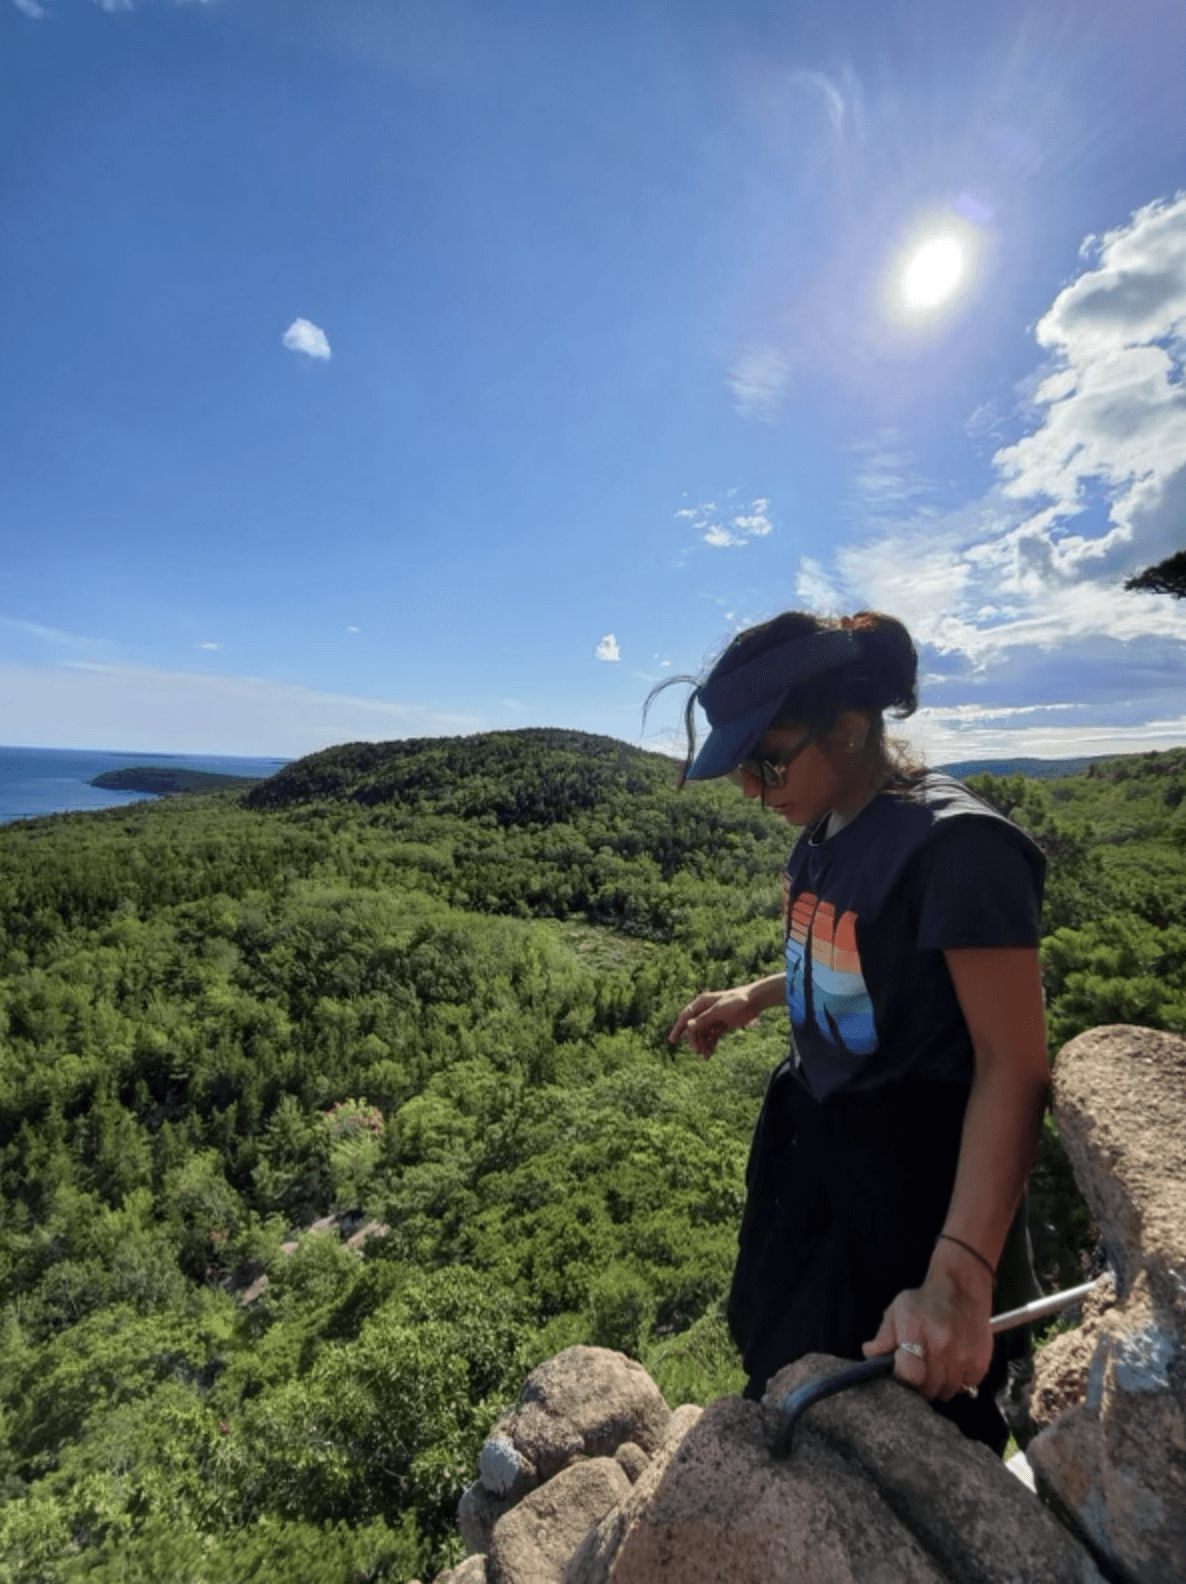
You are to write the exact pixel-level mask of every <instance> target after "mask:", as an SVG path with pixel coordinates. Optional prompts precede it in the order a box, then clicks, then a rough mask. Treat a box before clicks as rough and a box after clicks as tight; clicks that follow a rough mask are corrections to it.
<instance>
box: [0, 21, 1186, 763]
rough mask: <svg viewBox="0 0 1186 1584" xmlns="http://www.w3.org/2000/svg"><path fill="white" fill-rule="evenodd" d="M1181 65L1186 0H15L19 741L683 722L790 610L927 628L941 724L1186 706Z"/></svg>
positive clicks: (1152, 723) (8, 72)
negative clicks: (906, 287)
mask: <svg viewBox="0 0 1186 1584" xmlns="http://www.w3.org/2000/svg"><path fill="white" fill-rule="evenodd" d="M1184 70H1186V14H1184V12H1183V9H1182V7H1181V5H1180V3H1179V0H1165V3H1162V0H1129V3H1127V4H1126V5H1125V6H1124V7H1118V6H1115V5H1114V4H1110V3H1109V4H1107V5H1105V4H1101V3H1098V0H1074V3H1072V4H1065V5H1064V4H1061V3H1055V0H1045V3H1042V4H1038V5H1020V4H1015V3H1011V0H1002V3H998V4H994V5H993V6H991V7H990V6H969V5H964V4H958V5H957V4H955V3H954V0H947V3H945V4H938V3H925V0H909V3H894V0H877V3H863V4H858V3H846V0H838V3H833V4H831V5H830V6H828V7H822V6H806V5H793V4H787V3H785V0H783V3H780V4H774V3H769V0H598V3H597V4H596V5H593V4H589V3H576V0H546V3H545V0H416V3H404V0H206V3H203V0H182V3H177V0H130V3H125V0H102V3H96V0H0V150H2V152H0V289H2V290H0V302H2V305H3V307H2V312H0V367H2V368H3V371H4V377H3V380H2V381H0V435H2V436H3V465H2V466H0V549H2V551H3V555H2V559H0V741H6V742H9V743H21V744H28V745H40V746H72V747H73V746H78V747H103V748H119V749H129V750H149V749H152V750H155V751H166V750H168V751H178V752H209V753H249V754H284V755H296V754H301V753H305V752H309V751H312V750H313V749H316V748H320V747H325V746H328V745H329V744H331V743H335V742H342V741H347V740H354V739H359V738H370V739H383V738H391V737H403V736H421V735H432V734H437V733H442V732H444V733H454V732H466V731H475V730H483V729H504V728H511V727H518V726H536V725H561V726H569V727H576V728H580V729H583V730H588V731H596V732H606V733H609V734H611V735H613V736H617V737H621V738H625V739H626V740H628V741H641V740H645V741H646V742H647V743H648V744H650V745H652V746H662V745H665V743H666V742H667V740H668V739H667V736H666V734H667V733H669V732H670V730H671V729H672V728H673V727H674V726H675V725H676V723H677V720H678V716H679V700H678V698H677V697H676V692H677V690H675V689H673V690H671V692H670V693H668V694H667V695H664V699H665V702H664V703H663V704H662V705H660V706H659V707H658V708H657V709H656V710H655V711H654V712H653V714H652V717H651V721H650V723H649V728H648V735H647V737H646V738H645V739H642V738H641V736H640V709H641V703H642V700H643V698H644V697H645V695H646V693H647V691H648V689H649V688H650V687H651V685H652V683H653V682H654V681H655V680H657V679H659V678H661V677H664V676H667V675H670V674H672V673H678V672H687V671H697V670H698V669H700V668H701V667H702V666H703V664H704V663H705V662H706V660H708V659H709V658H711V656H712V655H713V654H714V653H715V652H716V651H717V650H718V649H719V648H720V647H721V646H722V645H723V643H724V642H725V641H726V640H727V638H728V637H729V635H730V634H731V632H732V631H734V630H735V629H736V628H737V627H738V626H739V625H743V624H745V623H747V622H749V621H752V620H756V619H761V618H763V617H766V616H769V615H772V614H774V613H775V612H777V611H778V610H781V609H785V608H788V607H800V608H808V609H815V610H819V611H827V612H848V611H853V610H857V609H860V608H863V607H872V608H875V609H882V610H886V611H889V612H891V613H892V614H894V615H896V616H898V617H900V618H901V619H902V620H903V621H905V622H906V624H907V625H908V626H909V628H910V629H911V631H912V632H913V634H914V635H915V638H916V641H917V643H918V646H919V650H920V655H921V660H922V664H921V675H922V678H923V684H922V689H921V692H922V708H921V709H920V711H919V713H918V714H917V715H916V716H915V717H913V718H912V719H911V720H910V721H909V722H906V723H904V724H903V726H902V727H900V728H898V727H893V728H892V729H893V730H894V731H896V732H899V734H900V735H903V736H905V737H907V738H908V739H909V740H910V741H911V742H912V743H913V744H914V745H915V746H916V747H918V748H920V749H922V750H923V751H924V752H926V753H927V755H928V756H929V757H930V758H931V759H932V760H933V761H934V762H939V763H941V762H944V761H950V760H953V759H958V758H966V757H973V756H986V755H987V756H993V755H996V756H999V755H1006V754H1013V753H1027V754H1038V755H1042V756H1046V757H1058V756H1062V755H1065V754H1070V753H1079V752H1084V753H1107V752H1125V751H1129V752H1135V751H1138V750H1141V749H1145V748H1163V747H1169V746H1172V745H1176V744H1180V743H1182V742H1184V741H1186V695H1184V692H1183V681H1184V680H1186V663H1184V655H1186V648H1184V643H1186V602H1177V601H1174V600H1172V599H1170V598H1168V597H1166V596H1155V595H1147V594H1138V593H1133V592H1128V593H1126V592H1124V591H1123V590H1122V587H1121V585H1122V584H1123V581H1124V579H1125V578H1126V577H1127V576H1129V575H1130V574H1131V573H1133V572H1135V571H1137V570H1140V569H1141V568H1143V567H1146V566H1148V565H1150V564H1151V563H1153V562H1155V561H1158V560H1161V559H1163V558H1164V557H1165V556H1166V555H1168V554H1170V553H1171V552H1172V551H1174V550H1176V549H1179V548H1182V547H1183V546H1184V545H1186V388H1184V386H1183V383H1182V364H1183V357H1184V355H1186V94H1183V93H1182V91H1181V84H1182V81H1183V80H1184ZM937 238H938V239H946V240H947V242H948V243H949V244H954V245H955V246H957V247H958V248H959V249H960V258H961V259H962V270H963V273H962V275H961V277H960V279H959V281H958V282H957V284H956V285H955V288H954V290H953V291H952V292H951V293H950V294H949V295H948V296H946V297H944V298H943V299H942V300H939V301H936V302H932V303H929V304H928V303H927V302H924V303H922V304H921V305H919V304H918V303H917V302H915V303H914V304H907V303H906V302H905V301H904V300H903V295H902V290H901V286H902V281H903V271H904V270H905V268H906V267H907V265H908V264H909V262H910V261H911V259H913V258H915V257H916V256H917V251H918V249H919V248H920V247H922V246H923V245H925V244H926V243H928V242H930V241H934V240H935V239H937ZM941 284H942V283H941V282H940V283H938V284H936V283H935V281H934V280H932V281H931V283H930V287H929V288H928V285H927V282H926V281H925V280H924V283H923V292H924V296H925V294H926V292H927V290H928V289H929V290H930V294H931V296H932V297H934V296H935V295H936V293H937V292H938V289H939V285H941Z"/></svg>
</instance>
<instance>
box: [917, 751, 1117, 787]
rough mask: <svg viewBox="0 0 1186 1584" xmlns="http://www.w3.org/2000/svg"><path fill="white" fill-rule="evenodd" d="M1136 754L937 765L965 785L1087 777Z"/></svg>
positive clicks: (961, 762)
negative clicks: (968, 781)
mask: <svg viewBox="0 0 1186 1584" xmlns="http://www.w3.org/2000/svg"><path fill="white" fill-rule="evenodd" d="M1137 757H1139V755H1135V754H1131V755H1130V754H1094V755H1093V756H1092V757H1090V758H1083V759H961V760H960V761H959V762H958V763H957V764H941V765H935V766H934V768H935V769H936V770H942V771H944V773H945V774H947V775H952V776H958V777H959V779H960V780H961V781H962V780H963V778H964V777H965V776H970V775H994V776H1011V775H1023V776H1069V775H1083V774H1084V773H1085V772H1086V770H1087V768H1088V766H1089V765H1093V764H1103V763H1104V762H1105V761H1106V760H1108V759H1119V758H1137Z"/></svg>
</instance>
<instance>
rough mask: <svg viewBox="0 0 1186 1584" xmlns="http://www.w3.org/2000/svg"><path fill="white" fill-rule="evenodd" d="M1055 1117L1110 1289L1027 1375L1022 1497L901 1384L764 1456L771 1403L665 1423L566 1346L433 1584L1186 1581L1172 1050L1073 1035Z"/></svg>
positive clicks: (500, 1446)
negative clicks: (449, 1566)
mask: <svg viewBox="0 0 1186 1584" xmlns="http://www.w3.org/2000/svg"><path fill="white" fill-rule="evenodd" d="M1055 1108H1056V1112H1057V1115H1058V1121H1059V1125H1060V1128H1061V1131H1062V1136H1063V1140H1064V1142H1065V1144H1066V1147H1067V1151H1068V1154H1069V1156H1070V1159H1071V1164H1072V1166H1073V1169H1074V1172H1075V1176H1076V1179H1077V1181H1078V1183H1079V1186H1080V1188H1081V1189H1082V1191H1083V1193H1084V1195H1085V1197H1086V1199H1087V1201H1088V1204H1089V1205H1090V1207H1091V1209H1092V1212H1093V1214H1094V1215H1095V1218H1096V1222H1097V1225H1098V1226H1099V1228H1100V1230H1101V1233H1102V1235H1103V1238H1104V1240H1105V1243H1106V1245H1107V1249H1108V1253H1109V1257H1110V1259H1111V1262H1112V1264H1113V1267H1114V1272H1115V1279H1114V1281H1111V1282H1109V1281H1103V1282H1101V1283H1100V1284H1099V1286H1098V1288H1097V1290H1096V1291H1095V1292H1094V1293H1093V1294H1092V1295H1091V1297H1090V1298H1089V1299H1088V1300H1087V1301H1086V1303H1085V1304H1084V1307H1083V1318H1082V1324H1081V1325H1080V1327H1079V1328H1078V1329H1077V1330H1075V1331H1068V1332H1064V1333H1062V1334H1060V1335H1059V1336H1057V1337H1056V1338H1055V1339H1054V1340H1053V1341H1052V1342H1051V1343H1050V1344H1049V1345H1048V1346H1047V1347H1046V1348H1044V1349H1043V1350H1041V1351H1040V1352H1039V1354H1038V1356H1037V1359H1036V1361H1035V1368H1034V1375H1033V1388H1032V1392H1031V1394H1030V1401H1029V1420H1030V1428H1032V1429H1035V1430H1036V1431H1037V1433H1036V1434H1035V1435H1034V1437H1033V1439H1032V1440H1031V1441H1030V1442H1029V1445H1028V1448H1027V1451H1028V1455H1029V1461H1030V1464H1031V1465H1032V1468H1033V1471H1034V1475H1035V1478H1036V1482H1037V1495H1035V1493H1034V1491H1033V1490H1032V1489H1030V1488H1028V1487H1027V1486H1026V1485H1025V1484H1023V1483H1022V1480H1021V1479H1015V1478H1014V1477H1013V1475H1012V1474H1011V1473H1010V1472H1009V1471H1008V1469H1007V1468H1006V1466H1005V1465H1003V1464H1002V1463H1001V1462H1000V1461H999V1460H998V1459H996V1458H994V1457H993V1456H992V1455H991V1454H990V1453H989V1452H988V1451H987V1450H986V1449H985V1448H983V1447H981V1446H978V1445H976V1444H975V1443H972V1442H969V1441H966V1440H965V1439H964V1438H963V1437H962V1436H961V1435H960V1434H959V1432H958V1431H957V1430H956V1429H955V1428H954V1426H952V1425H951V1424H950V1423H948V1421H946V1420H945V1419H942V1418H940V1417H939V1416H938V1415H936V1414H934V1413H933V1412H932V1410H931V1409H930V1407H929V1406H928V1405H927V1404H926V1403H925V1402H924V1401H923V1400H922V1399H921V1398H920V1397H919V1396H917V1395H916V1394H915V1393H914V1392H911V1391H909V1390H907V1389H906V1388H904V1387H902V1386H900V1385H899V1384H898V1383H897V1382H896V1381H893V1380H885V1379H883V1380H879V1381H876V1382H872V1383H867V1384H866V1385H863V1386H860V1387H857V1388H854V1389H852V1390H850V1391H847V1392H843V1393H840V1394H838V1395H836V1396H834V1397H831V1398H827V1399H825V1400H824V1401H822V1402H818V1403H816V1404H815V1405H814V1406H813V1407H812V1408H811V1409H809V1410H808V1411H807V1412H806V1413H805V1414H804V1415H803V1417H802V1419H801V1420H800V1422H799V1424H798V1426H797V1428H796V1432H795V1440H794V1446H793V1449H792V1451H791V1453H790V1455H789V1457H787V1458H785V1459H776V1458H774V1457H773V1456H772V1454H771V1452H770V1450H769V1434H770V1431H771V1429H772V1424H771V1421H770V1412H769V1410H768V1409H767V1410H764V1409H763V1408H762V1407H760V1406H759V1405H758V1404H755V1403H751V1402H747V1401H745V1400H743V1399H741V1398H737V1397H725V1398H721V1399H719V1400H718V1401H717V1402H714V1403H712V1404H710V1405H709V1406H708V1408H706V1409H700V1408H697V1407H693V1406H690V1405H685V1406H683V1407H681V1408H677V1409H676V1411H675V1412H674V1413H671V1412H670V1410H669V1409H668V1407H667V1404H666V1403H665V1402H664V1401H663V1398H662V1396H661V1395H660V1393H659V1390H658V1388H657V1387H656V1386H655V1384H654V1382H653V1381H651V1379H650V1377H649V1376H648V1375H647V1374H646V1372H645V1371H644V1370H643V1369H642V1367H641V1365H639V1364H636V1363H634V1362H633V1361H632V1360H630V1359H627V1358H626V1357H625V1356H624V1355H623V1354H620V1353H612V1352H610V1351H609V1350H607V1349H603V1348H569V1349H568V1350H567V1351H566V1352H565V1353H562V1354H560V1355H559V1356H558V1357H557V1358H555V1359H551V1360H549V1361H548V1363H546V1364H543V1365H541V1366H540V1368H539V1369H538V1370H535V1371H534V1372H533V1373H532V1375H531V1376H529V1377H528V1380H527V1382H526V1384H525V1386H524V1389H523V1394H522V1397H521V1399H520V1402H519V1404H518V1406H517V1407H516V1408H515V1410H514V1411H513V1412H512V1413H510V1414H508V1415H507V1416H506V1417H505V1418H504V1419H502V1420H500V1421H499V1423H498V1424H497V1425H496V1426H495V1429H494V1431H493V1432H492V1434H491V1436H490V1438H489V1440H488V1441H487V1443H486V1445H485V1446H484V1447H483V1449H482V1453H481V1457H480V1460H479V1477H478V1480H477V1481H476V1482H475V1484H474V1485H472V1486H471V1487H470V1488H469V1490H468V1491H467V1492H466V1493H465V1496H464V1497H463V1499H462V1504H461V1509H460V1511H459V1521H460V1523H461V1527H462V1533H463V1536H464V1537H465V1539H466V1542H467V1544H468V1545H469V1547H470V1549H471V1550H472V1551H473V1552H474V1555H472V1556H470V1557H469V1558H468V1559H467V1561H466V1562H464V1563H462V1564H461V1566H460V1567H459V1568H455V1569H453V1570H452V1571H451V1572H450V1573H448V1574H445V1575H442V1577H441V1579H439V1580H438V1581H437V1584H664V1581H670V1584H700V1581H705V1584H707V1581H709V1580H711V1581H712V1584H717V1581H719V1580H728V1581H729V1584H751V1581H752V1584H774V1581H778V1584H1063V1581H1065V1584H1072V1581H1073V1584H1100V1581H1101V1580H1102V1579H1107V1580H1109V1581H1113V1584H1186V1346H1184V1343H1183V1338H1184V1335H1186V1330H1184V1326H1186V1039H1181V1038H1179V1037H1177V1036H1175V1035H1168V1034H1162V1033H1155V1032H1151V1031H1149V1030H1145V1029H1133V1028H1128V1027H1112V1028H1104V1029H1096V1030H1093V1031H1092V1032H1091V1033H1090V1034H1086V1035H1082V1036H1080V1037H1079V1039H1077V1040H1074V1041H1072V1042H1071V1044H1069V1045H1068V1046H1066V1047H1065V1048H1064V1049H1063V1051H1062V1052H1061V1053H1060V1054H1059V1058H1058V1062H1057V1064H1056V1076H1055ZM842 1362H843V1361H841V1360H836V1359H829V1358H826V1357H823V1356H819V1355H816V1356H811V1357H808V1358H805V1359H800V1360H798V1361H797V1362H796V1363H795V1364H793V1365H791V1366H789V1367H788V1368H787V1369H786V1370H784V1371H782V1372H781V1373H780V1374H779V1375H778V1376H776V1377H775V1379H774V1381H772V1382H771V1385H770V1392H769V1397H770V1399H771V1400H775V1401H776V1400H778V1399H779V1398H781V1397H782V1396H785V1394H786V1393H787V1392H788V1391H789V1390H790V1389H791V1388H792V1387H793V1386H795V1385H796V1384H798V1383H799V1382H801V1381H802V1380H804V1379H806V1378H807V1377H808V1376H810V1375H814V1374H818V1373H820V1372H823V1371H829V1370H832V1369H835V1368H838V1367H840V1366H841V1364H842ZM1026 1471H1027V1470H1026V1469H1023V1470H1021V1472H1026ZM1039 1497H1040V1498H1041V1499H1039Z"/></svg>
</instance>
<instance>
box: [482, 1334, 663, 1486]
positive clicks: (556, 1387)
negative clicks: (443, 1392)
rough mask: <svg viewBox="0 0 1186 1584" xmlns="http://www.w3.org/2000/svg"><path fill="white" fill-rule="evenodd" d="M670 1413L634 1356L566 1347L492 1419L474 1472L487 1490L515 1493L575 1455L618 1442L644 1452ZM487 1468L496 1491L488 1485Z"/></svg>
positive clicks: (608, 1450) (609, 1451)
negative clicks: (510, 1407)
mask: <svg viewBox="0 0 1186 1584" xmlns="http://www.w3.org/2000/svg"><path fill="white" fill-rule="evenodd" d="M670 1419H671V1410H670V1408H668V1406H667V1404H666V1403H665V1402H664V1401H663V1394H662V1392H661V1391H660V1390H659V1388H658V1387H657V1386H656V1385H655V1383H654V1381H653V1380H652V1379H651V1377H650V1376H649V1375H648V1374H647V1372H646V1370H645V1369H643V1367H642V1365H641V1364H639V1363H637V1362H636V1361H635V1360H634V1359H631V1358H627V1357H626V1355H625V1354H624V1353H615V1352H614V1351H613V1350H612V1349H610V1348H600V1347H570V1348H565V1350H564V1352H563V1353H558V1354H557V1355H556V1357H555V1358H552V1359H548V1360H547V1362H546V1363H544V1364H541V1365H540V1366H539V1368H538V1369H535V1370H532V1372H531V1374H530V1375H529V1376H528V1377H527V1379H526V1381H525V1382H524V1384H523V1391H522V1393H521V1394H520V1398H519V1406H518V1407H517V1408H516V1409H515V1410H514V1412H513V1413H511V1414H509V1415H507V1416H506V1417H505V1418H503V1419H500V1420H499V1422H498V1423H497V1424H496V1425H495V1427H494V1429H493V1431H492V1432H491V1434H490V1438H489V1439H488V1441H487V1442H486V1447H484V1448H483V1451H482V1456H481V1458H480V1460H479V1467H480V1469H481V1470H482V1472H481V1475H480V1478H481V1480H482V1483H483V1484H484V1485H486V1488H487V1489H488V1490H490V1491H491V1494H499V1495H501V1494H504V1492H509V1491H511V1490H514V1491H515V1493H516V1495H518V1494H521V1493H522V1492H523V1491H524V1490H527V1489H530V1488H531V1487H532V1486H533V1485H535V1484H537V1483H539V1482H541V1481H544V1480H549V1479H551V1478H552V1476H553V1475H554V1474H557V1473H559V1471H560V1470H561V1469H562V1468H566V1467H567V1466H568V1465H569V1464H570V1463H572V1462H573V1461H574V1460H575V1459H576V1458H578V1457H612V1456H613V1454H614V1453H615V1452H616V1451H617V1449H618V1447H620V1446H621V1445H622V1443H623V1442H624V1441H633V1442H634V1444H635V1445H636V1446H639V1447H641V1448H642V1450H643V1451H644V1452H645V1453H647V1454H648V1456H649V1455H650V1453H652V1452H654V1450H655V1449H656V1448H657V1447H658V1445H659V1442H660V1441H661V1440H662V1438H663V1432H664V1431H665V1430H666V1428H667V1425H668V1422H669V1421H670ZM492 1443H497V1447H496V1449H495V1450H494V1451H492V1452H491V1453H490V1454H489V1456H488V1455H487V1448H490V1447H491V1444H492ZM487 1467H489V1469H490V1471H491V1473H490V1478H491V1479H493V1480H495V1481H497V1482H500V1483H502V1489H501V1490H497V1491H496V1490H495V1488H494V1486H493V1485H492V1484H490V1483H488V1479H487V1473H486V1470H487ZM512 1469H513V1470H514V1471H515V1472H514V1473H513V1475H512V1473H511V1470H512Z"/></svg>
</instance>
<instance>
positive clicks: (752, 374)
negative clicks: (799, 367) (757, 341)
mask: <svg viewBox="0 0 1186 1584" xmlns="http://www.w3.org/2000/svg"><path fill="white" fill-rule="evenodd" d="M790 374H791V365H790V360H789V359H788V358H787V357H786V355H785V354H784V353H782V352H779V351H778V350H777V349H776V348H775V347H750V348H748V349H746V350H744V351H741V352H738V353H737V354H736V356H735V357H734V359H733V363H732V365H731V367H730V369H729V376H728V379H727V380H726V382H725V383H726V384H727V386H728V388H729V392H730V394H731V395H732V397H733V406H734V408H735V409H736V411H737V412H738V413H740V415H741V416H742V417H743V418H760V419H761V421H762V422H763V423H773V422H774V420H775V419H776V418H777V416H778V409H779V404H780V402H781V400H782V396H783V393H784V391H785V390H786V388H787V382H788V381H789V379H790Z"/></svg>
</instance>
